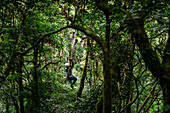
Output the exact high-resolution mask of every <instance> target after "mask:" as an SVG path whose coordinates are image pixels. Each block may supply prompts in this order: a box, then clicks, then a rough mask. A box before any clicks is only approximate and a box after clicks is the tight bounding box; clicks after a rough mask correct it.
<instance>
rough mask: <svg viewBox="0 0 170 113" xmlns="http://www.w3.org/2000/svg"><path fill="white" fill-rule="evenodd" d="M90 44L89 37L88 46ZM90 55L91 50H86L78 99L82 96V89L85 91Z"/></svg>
mask: <svg viewBox="0 0 170 113" xmlns="http://www.w3.org/2000/svg"><path fill="white" fill-rule="evenodd" d="M88 45H89V40H88V39H87V47H88ZM88 56H89V51H88V50H86V53H85V63H84V67H83V73H82V78H81V81H80V87H79V89H78V92H77V99H76V100H79V98H81V94H82V91H83V88H84V82H85V78H86V76H87V64H88Z"/></svg>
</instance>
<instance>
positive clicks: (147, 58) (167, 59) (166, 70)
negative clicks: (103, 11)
mask: <svg viewBox="0 0 170 113" xmlns="http://www.w3.org/2000/svg"><path fill="white" fill-rule="evenodd" d="M132 22H133V25H129V26H131V28H132V29H131V31H132V34H133V36H134V38H135V41H136V44H137V45H138V47H139V51H140V53H141V55H142V58H143V59H144V62H145V64H146V66H147V67H148V68H149V70H150V71H151V73H152V74H153V76H154V77H156V78H157V79H158V80H159V84H160V85H161V88H162V91H163V98H164V106H165V108H167V109H166V110H167V111H165V113H169V112H170V109H168V106H169V105H170V96H169V95H170V54H169V52H170V39H168V41H167V44H166V49H165V52H164V58H162V59H163V62H162V63H161V62H160V60H159V58H158V55H157V53H156V52H155V51H153V49H152V47H151V45H150V43H149V39H148V36H147V34H146V32H145V29H144V20H143V19H138V20H132ZM133 26H134V27H133ZM168 38H169V37H168Z"/></svg>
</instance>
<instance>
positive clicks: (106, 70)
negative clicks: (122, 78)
mask: <svg viewBox="0 0 170 113" xmlns="http://www.w3.org/2000/svg"><path fill="white" fill-rule="evenodd" d="M103 55H104V60H103V74H104V82H103V83H104V84H103V85H104V90H103V113H111V112H112V84H111V80H112V77H111V73H110V72H111V71H110V19H109V15H107V14H106V47H105V48H103Z"/></svg>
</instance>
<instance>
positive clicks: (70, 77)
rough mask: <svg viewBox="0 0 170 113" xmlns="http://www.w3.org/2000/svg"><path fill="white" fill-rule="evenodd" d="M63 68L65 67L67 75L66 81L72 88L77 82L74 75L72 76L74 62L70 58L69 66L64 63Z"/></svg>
mask: <svg viewBox="0 0 170 113" xmlns="http://www.w3.org/2000/svg"><path fill="white" fill-rule="evenodd" d="M65 67H66V68H65V72H66V74H67V76H66V80H69V81H70V84H71V85H70V86H71V88H73V87H74V84H75V83H76V81H77V78H76V77H75V76H74V75H72V69H73V67H74V62H73V59H72V58H70V64H69V63H65ZM72 80H73V82H72Z"/></svg>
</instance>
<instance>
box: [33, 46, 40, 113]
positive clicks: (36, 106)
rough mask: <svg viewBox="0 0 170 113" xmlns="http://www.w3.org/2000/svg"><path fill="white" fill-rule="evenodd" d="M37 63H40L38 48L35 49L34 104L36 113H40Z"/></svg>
mask: <svg viewBox="0 0 170 113" xmlns="http://www.w3.org/2000/svg"><path fill="white" fill-rule="evenodd" d="M37 61H38V51H37V47H36V48H34V62H33V63H34V75H33V81H34V87H33V92H32V94H33V95H32V96H33V104H34V108H35V111H36V112H37V113H38V111H39V110H38V107H39V94H38V74H37Z"/></svg>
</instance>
